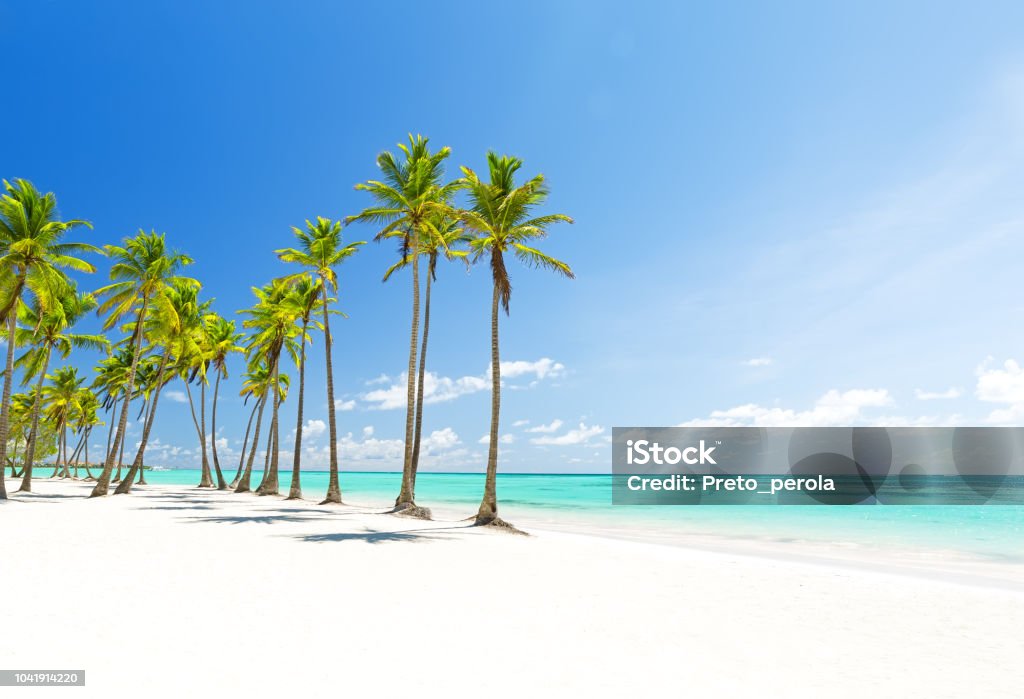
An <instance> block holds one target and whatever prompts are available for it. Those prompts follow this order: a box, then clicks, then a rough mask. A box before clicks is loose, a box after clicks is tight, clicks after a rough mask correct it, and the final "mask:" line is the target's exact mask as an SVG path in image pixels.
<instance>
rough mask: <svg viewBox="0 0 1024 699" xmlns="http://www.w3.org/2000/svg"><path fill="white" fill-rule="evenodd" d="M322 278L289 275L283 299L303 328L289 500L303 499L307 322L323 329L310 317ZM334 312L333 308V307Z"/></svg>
mask: <svg viewBox="0 0 1024 699" xmlns="http://www.w3.org/2000/svg"><path fill="white" fill-rule="evenodd" d="M320 287H321V281H320V279H319V278H317V277H314V276H313V275H311V274H302V275H299V276H298V277H294V278H293V279H292V288H291V291H290V293H289V294H288V296H287V297H285V303H288V304H291V305H293V306H294V310H295V314H296V315H297V316H298V317H299V320H300V321H301V323H302V330H301V332H300V333H299V342H300V344H301V349H300V351H299V367H298V369H299V405H298V409H297V410H296V418H295V452H294V456H293V457H292V483H291V487H290V488H289V490H288V499H289V500H301V499H302V484H301V482H300V477H301V476H300V467H301V463H302V420H303V408H304V403H305V393H306V343H307V342H310V343H312V338H311V337H310V335H309V326H310V324H311V323H312V325H313V327H315V328H318V329H320V330H323V324H322V323H319V322H317V321H316V319H313V318H312V315H313V313H314V312H316V311H317V310H319V308H320V306H322V305H323V299H322V297H321V294H320ZM332 312H333V311H332Z"/></svg>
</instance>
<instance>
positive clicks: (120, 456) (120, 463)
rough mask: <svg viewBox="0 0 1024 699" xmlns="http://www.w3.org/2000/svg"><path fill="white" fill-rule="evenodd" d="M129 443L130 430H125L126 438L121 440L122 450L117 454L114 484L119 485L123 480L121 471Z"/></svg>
mask: <svg viewBox="0 0 1024 699" xmlns="http://www.w3.org/2000/svg"><path fill="white" fill-rule="evenodd" d="M127 443H128V430H127V428H125V434H124V438H123V439H122V440H121V449H120V450H119V451H118V452H117V475H116V476H115V477H114V482H115V483H118V482H120V480H121V469H122V468H123V467H124V445H125V444H127Z"/></svg>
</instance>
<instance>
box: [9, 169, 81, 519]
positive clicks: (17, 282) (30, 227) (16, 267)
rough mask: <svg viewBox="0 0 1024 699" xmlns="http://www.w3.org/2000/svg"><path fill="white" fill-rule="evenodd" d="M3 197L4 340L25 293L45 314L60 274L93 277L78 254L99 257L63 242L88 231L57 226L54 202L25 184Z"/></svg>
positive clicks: (59, 287)
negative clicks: (70, 234) (73, 232)
mask: <svg viewBox="0 0 1024 699" xmlns="http://www.w3.org/2000/svg"><path fill="white" fill-rule="evenodd" d="M4 189H5V191H6V194H4V195H3V196H2V197H0V325H5V324H6V325H7V337H8V338H13V337H14V334H15V324H16V322H17V312H16V308H17V304H18V302H19V301H20V300H21V299H22V295H23V294H25V293H26V292H27V293H28V294H29V296H31V297H33V298H34V299H35V301H36V303H37V304H38V305H39V307H40V308H41V309H43V310H49V309H50V308H51V307H52V306H53V305H54V302H55V299H57V298H59V297H60V296H61V295H62V294H63V293H64V292H65V291H66V289H67V286H68V279H67V276H66V274H65V270H73V271H77V272H94V271H95V270H96V268H95V267H93V265H91V264H89V263H88V262H85V261H84V260H81V259H79V258H78V257H76V255H78V254H80V253H83V252H100V250H99V249H98V248H96V247H95V246H92V245H87V244H85V243H68V242H64V236H65V235H66V234H67V232H68V231H70V230H71V229H73V228H75V227H77V226H88V227H90V228H91V227H92V224H90V223H89V222H88V221H81V220H77V219H75V220H71V221H61V220H60V219H59V218H58V216H57V197H55V196H54V194H53V192H48V193H46V194H41V193H40V192H39V191H38V190H37V189H36V188H35V187H34V186H33V185H32V183H31V182H29V181H28V180H23V179H16V180H14V182H13V183H11V182H8V181H7V180H4ZM14 347H15V343H14V342H13V341H8V343H7V363H6V367H5V370H4V387H3V394H2V397H0V464H4V463H6V462H7V439H8V436H9V430H10V425H9V420H10V404H11V386H12V384H11V382H12V381H13V379H14ZM6 499H7V488H6V486H5V485H4V479H3V478H0V500H6Z"/></svg>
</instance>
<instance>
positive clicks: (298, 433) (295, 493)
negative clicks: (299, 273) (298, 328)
mask: <svg viewBox="0 0 1024 699" xmlns="http://www.w3.org/2000/svg"><path fill="white" fill-rule="evenodd" d="M308 327H309V318H308V317H307V318H303V319H302V334H301V335H299V339H300V340H301V341H302V349H301V350H300V352H299V407H298V411H297V413H298V417H297V418H296V420H295V456H294V457H292V484H291V488H289V489H288V499H289V500H301V499H302V485H301V484H300V483H299V466H300V464H301V463H302V417H303V416H302V409H303V403H304V402H305V395H306V330H307V329H308Z"/></svg>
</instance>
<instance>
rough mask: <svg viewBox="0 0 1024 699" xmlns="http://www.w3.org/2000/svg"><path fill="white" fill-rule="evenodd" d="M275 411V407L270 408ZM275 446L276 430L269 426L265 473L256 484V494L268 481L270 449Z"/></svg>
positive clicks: (264, 451)
mask: <svg viewBox="0 0 1024 699" xmlns="http://www.w3.org/2000/svg"><path fill="white" fill-rule="evenodd" d="M270 410H271V412H273V410H274V409H273V408H271V409H270ZM273 448H274V430H273V429H271V427H268V428H267V447H266V448H265V449H264V450H263V475H262V476H260V484H259V485H258V486H256V494H257V495H259V492H260V489H261V488H262V487H263V484H264V483H266V482H267V473H269V472H270V451H271V450H272V449H273Z"/></svg>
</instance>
